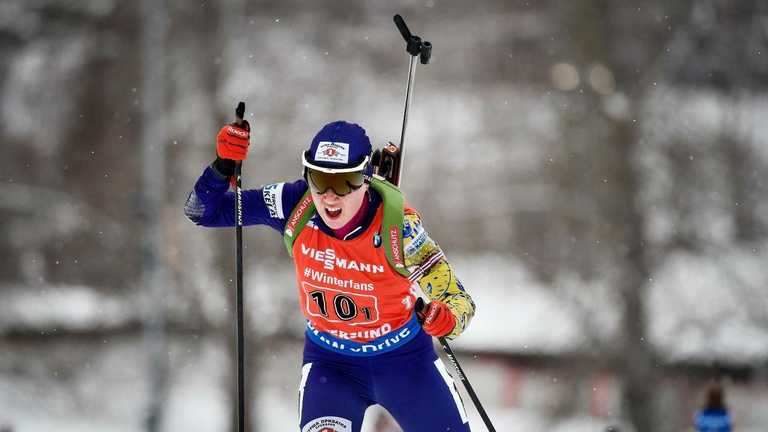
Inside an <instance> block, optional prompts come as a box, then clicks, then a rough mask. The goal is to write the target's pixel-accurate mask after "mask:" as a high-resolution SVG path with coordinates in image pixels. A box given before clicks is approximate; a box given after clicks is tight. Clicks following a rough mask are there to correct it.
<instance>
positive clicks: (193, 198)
mask: <svg viewBox="0 0 768 432" xmlns="http://www.w3.org/2000/svg"><path fill="white" fill-rule="evenodd" d="M228 190H229V179H227V178H225V177H222V176H221V175H220V174H218V173H217V172H216V171H215V170H214V169H213V168H211V167H210V166H209V167H207V168H206V169H205V171H203V174H202V175H201V176H200V178H199V179H197V182H196V183H195V187H194V188H193V189H192V192H190V193H189V196H188V197H187V202H186V203H185V204H184V214H185V215H186V216H187V218H188V219H189V220H191V221H192V222H194V223H195V224H197V225H200V226H205V227H231V226H235V194H234V192H229V191H228ZM306 191H307V183H306V182H305V181H304V180H296V181H294V182H286V183H273V184H269V185H266V186H263V187H261V188H258V189H250V190H244V191H243V225H268V226H270V227H272V228H274V229H275V230H276V231H278V232H279V233H281V234H282V232H283V229H285V221H286V219H287V218H288V217H289V216H290V212H291V210H292V209H293V208H294V207H295V206H296V204H297V203H298V202H299V200H300V199H301V197H302V196H303V195H304V193H305V192H306Z"/></svg>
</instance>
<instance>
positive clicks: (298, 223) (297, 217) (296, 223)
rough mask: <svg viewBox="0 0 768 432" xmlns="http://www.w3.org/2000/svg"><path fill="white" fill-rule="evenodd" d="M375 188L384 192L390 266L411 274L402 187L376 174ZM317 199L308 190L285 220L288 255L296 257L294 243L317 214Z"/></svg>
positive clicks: (383, 227) (384, 229) (384, 232)
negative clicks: (404, 224) (407, 255)
mask: <svg viewBox="0 0 768 432" xmlns="http://www.w3.org/2000/svg"><path fill="white" fill-rule="evenodd" d="M370 185H371V188H373V190H374V191H376V192H377V193H378V194H379V195H381V198H382V201H383V204H382V205H383V206H384V216H383V218H382V219H383V220H382V222H381V231H382V232H381V236H382V240H383V241H382V242H383V243H384V254H385V255H386V257H387V262H388V263H389V265H390V267H392V269H394V270H395V271H396V272H398V273H399V274H400V275H402V276H405V277H408V276H409V275H410V274H411V272H410V271H408V269H407V268H406V267H405V252H404V250H403V219H404V211H405V199H403V194H402V193H401V192H400V190H399V189H398V188H397V187H395V186H394V185H393V184H391V183H389V182H387V181H385V180H379V179H377V178H375V177H374V178H372V179H371V181H370ZM315 211H316V209H315V203H314V202H313V201H312V195H311V193H310V191H309V190H307V192H306V193H305V194H304V196H303V197H302V198H301V200H300V201H299V203H298V204H297V205H296V207H294V208H293V210H292V211H291V216H290V217H289V218H288V222H286V224H285V230H284V231H283V243H284V244H285V249H286V250H287V251H288V255H289V256H291V257H293V244H294V243H295V242H296V239H297V238H299V234H301V231H302V230H303V229H304V227H305V226H306V225H307V223H308V222H309V220H310V219H311V218H312V216H313V215H314V214H315Z"/></svg>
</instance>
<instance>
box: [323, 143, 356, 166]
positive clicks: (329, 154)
mask: <svg viewBox="0 0 768 432" xmlns="http://www.w3.org/2000/svg"><path fill="white" fill-rule="evenodd" d="M315 161H317V162H332V163H339V164H346V163H349V144H347V143H343V142H333V141H320V142H319V143H317V151H315Z"/></svg>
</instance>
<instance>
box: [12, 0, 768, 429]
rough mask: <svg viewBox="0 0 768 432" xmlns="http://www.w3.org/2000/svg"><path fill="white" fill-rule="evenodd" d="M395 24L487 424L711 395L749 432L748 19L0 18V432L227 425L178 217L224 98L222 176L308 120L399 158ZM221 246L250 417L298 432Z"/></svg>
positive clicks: (752, 352) (755, 146)
mask: <svg viewBox="0 0 768 432" xmlns="http://www.w3.org/2000/svg"><path fill="white" fill-rule="evenodd" d="M395 13H400V14H402V15H403V16H404V17H405V19H406V21H407V23H408V25H409V26H410V27H411V30H412V31H413V32H414V33H416V34H419V35H421V36H423V37H424V38H426V39H427V40H430V41H431V42H432V43H433V45H434V49H433V59H432V62H431V63H430V64H429V65H427V66H422V65H420V66H419V67H418V68H417V72H416V81H415V93H414V102H413V107H412V111H411V112H410V117H409V129H408V134H407V137H406V144H407V152H406V154H407V156H406V160H405V174H404V185H403V190H404V192H405V193H406V195H407V197H408V200H409V203H410V204H411V205H413V206H414V207H416V208H418V209H419V210H420V212H421V213H422V215H423V216H424V219H425V224H426V227H427V228H428V230H429V231H430V233H431V235H432V236H433V237H434V238H436V239H437V240H438V241H439V242H440V244H441V245H442V246H443V248H444V249H445V251H446V254H447V256H448V257H449V259H450V260H451V261H452V262H453V263H454V265H455V267H456V270H457V273H458V274H459V276H460V278H461V279H462V281H463V283H464V285H465V286H466V287H467V288H468V290H469V291H470V293H471V294H472V295H473V297H474V299H475V300H476V303H477V306H478V313H477V316H476V317H475V319H474V321H473V322H472V324H471V326H470V328H469V330H468V331H467V332H466V333H465V334H464V335H462V337H461V338H460V339H458V340H456V341H455V343H453V344H452V345H453V347H454V349H455V350H456V351H457V352H458V353H459V357H460V361H461V363H462V365H463V366H464V369H465V370H466V372H467V374H468V376H469V378H470V379H471V380H472V383H473V385H474V387H475V389H476V390H477V392H478V393H479V396H480V398H481V400H482V401H483V403H484V404H485V405H486V408H487V410H488V412H489V414H490V415H491V418H492V419H493V421H494V424H495V426H496V429H497V430H500V431H502V430H503V431H542V432H543V431H547V432H550V431H551V432H582V431H584V432H586V431H604V430H606V428H607V427H608V426H617V427H620V428H621V430H622V431H624V430H634V431H638V432H639V431H670V432H671V431H685V430H689V428H690V426H691V425H690V419H691V417H692V415H693V413H694V412H695V410H696V409H697V408H698V407H699V406H700V405H701V402H702V399H703V390H704V388H705V386H706V384H707V383H708V382H709V381H710V380H711V379H714V378H720V379H722V380H723V383H724V384H725V388H726V398H727V402H728V404H729V407H730V409H731V412H732V415H733V417H734V422H735V424H736V425H737V429H738V430H740V431H764V430H766V428H768V411H766V410H765V406H768V385H767V384H768V270H767V269H766V266H765V263H766V262H768V204H766V203H768V181H767V180H766V179H767V178H768V144H767V143H768V139H767V138H768V123H766V122H765V121H764V119H765V118H768V93H767V92H766V88H767V86H766V84H768V80H767V79H766V78H765V77H766V76H768V53H767V52H766V49H767V48H768V24H766V23H768V7H766V5H765V4H764V2H763V1H761V0H743V1H739V2H735V1H723V0H700V1H691V0H675V1H661V0H659V1H655V0H654V1H649V2H642V5H638V3H637V2H628V1H627V2H624V1H616V2H601V1H596V0H594V1H593V0H584V1H579V2H562V1H554V0H550V1H524V0H520V1H517V0H508V1H504V0H497V1H492V0H480V1H475V2H462V1H459V0H448V1H440V0H425V1H415V2H411V1H408V2H406V1H389V2H376V1H373V0H366V1H363V0H360V1H353V0H342V1H325V0H323V1H300V0H285V1H279V2H278V1H245V0H233V1H226V0H210V1H197V2H189V1H181V0H168V1H165V2H162V1H151V0H147V1H144V2H138V1H137V2H130V1H123V2H120V1H113V0H83V1H67V0H34V1H25V0H4V1H2V2H0V95H1V96H2V97H1V98H0V142H1V143H2V146H1V147H0V148H1V149H2V153H3V154H2V157H1V158H0V233H2V235H0V258H1V260H0V262H2V264H0V431H2V432H11V431H13V432H18V431H23V432H26V431H32V432H39V431H51V430H57V431H70V430H71V431H106V430H108V431H151V432H154V431H178V430H185V431H231V430H234V428H233V422H232V419H233V412H234V411H233V409H234V406H235V404H234V400H233V396H234V380H233V376H234V375H233V368H234V365H235V363H234V354H233V348H234V347H233V332H234V330H233V325H232V323H233V315H232V311H233V304H234V293H233V288H234V285H233V283H232V274H233V249H234V248H233V243H234V239H233V237H234V236H233V234H232V233H231V231H230V230H206V229H202V228H198V227H195V226H194V225H193V224H191V223H190V222H188V221H187V220H186V219H185V218H184V216H183V203H184V201H185V199H186V197H187V194H188V192H189V190H190V188H191V187H192V185H193V183H194V181H195V179H196V178H197V176H198V175H199V174H200V173H201V172H202V169H203V168H204V166H205V165H206V164H207V163H210V161H211V160H212V159H213V157H214V145H213V138H214V135H215V133H216V131H217V129H218V127H219V126H220V125H221V124H223V123H224V122H228V121H231V118H232V115H233V113H232V111H233V108H234V106H235V105H236V103H237V101H240V100H244V101H246V102H247V119H248V120H249V121H250V122H251V125H252V128H253V133H252V150H251V158H250V159H249V161H248V162H247V163H246V165H245V170H244V172H245V175H244V184H245V185H246V187H248V186H254V187H255V186H257V185H261V184H265V183H268V182H273V181H280V180H289V179H293V178H295V177H296V176H297V175H298V174H299V154H300V152H301V151H302V149H304V148H305V147H306V146H307V145H308V142H309V140H310V139H311V137H312V136H313V135H314V133H315V132H316V131H317V129H318V128H319V127H321V126H322V125H323V124H325V123H327V122H329V121H332V120H336V119H346V120H350V121H354V122H357V123H360V124H361V125H363V126H364V127H365V128H366V129H367V131H368V134H369V136H370V137H371V138H372V140H373V142H374V143H375V145H376V146H382V145H383V144H385V143H386V142H387V141H397V140H398V139H399V136H400V127H401V122H402V114H403V102H404V97H405V84H406V78H407V67H408V57H407V55H406V54H405V51H404V46H403V45H404V44H403V41H402V39H401V37H400V35H399V34H398V33H397V31H396V29H395V27H394V25H393V23H392V15H394V14H395ZM245 242H246V252H245V253H246V255H245V257H246V275H245V281H246V301H247V308H246V311H247V319H248V320H249V333H248V335H249V341H248V353H249V367H248V377H249V386H248V389H249V392H250V393H249V399H250V404H249V407H250V413H251V418H250V419H249V427H250V430H253V431H260V430H296V427H295V425H296V419H295V416H296V408H297V407H296V402H297V390H298V382H299V377H300V361H301V344H302V339H301V329H302V319H301V316H300V314H299V312H298V309H297V307H296V306H297V302H296V299H295V288H294V285H293V284H294V282H293V274H292V267H291V263H290V261H289V259H288V258H287V257H286V256H285V254H284V249H283V247H282V244H281V239H280V237H279V236H278V235H276V233H274V232H272V231H271V230H268V229H260V228H251V229H247V230H246V234H245ZM438 349H439V348H438ZM461 390H462V391H463V389H461ZM463 397H464V401H465V402H466V403H467V404H468V411H469V412H470V415H471V416H473V417H472V426H473V430H476V431H482V430H484V426H483V425H482V422H481V421H480V419H479V417H478V416H477V414H476V411H475V409H474V407H472V406H471V402H470V400H469V397H468V396H467V395H466V394H463ZM364 431H365V432H396V431H399V429H398V428H397V427H396V426H395V425H392V424H391V423H390V422H389V421H388V418H387V416H386V415H385V414H384V413H382V412H381V410H380V409H377V408H372V409H371V411H370V412H369V414H368V415H367V416H366V424H365V425H364Z"/></svg>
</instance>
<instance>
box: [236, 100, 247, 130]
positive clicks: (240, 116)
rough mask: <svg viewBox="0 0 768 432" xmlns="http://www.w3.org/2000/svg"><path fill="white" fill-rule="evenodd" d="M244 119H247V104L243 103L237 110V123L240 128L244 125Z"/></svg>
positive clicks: (239, 104) (238, 105)
mask: <svg viewBox="0 0 768 432" xmlns="http://www.w3.org/2000/svg"><path fill="white" fill-rule="evenodd" d="M243 117H245V102H242V101H241V102H240V103H238V104H237V108H235V123H237V125H238V126H240V125H242V124H243Z"/></svg>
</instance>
